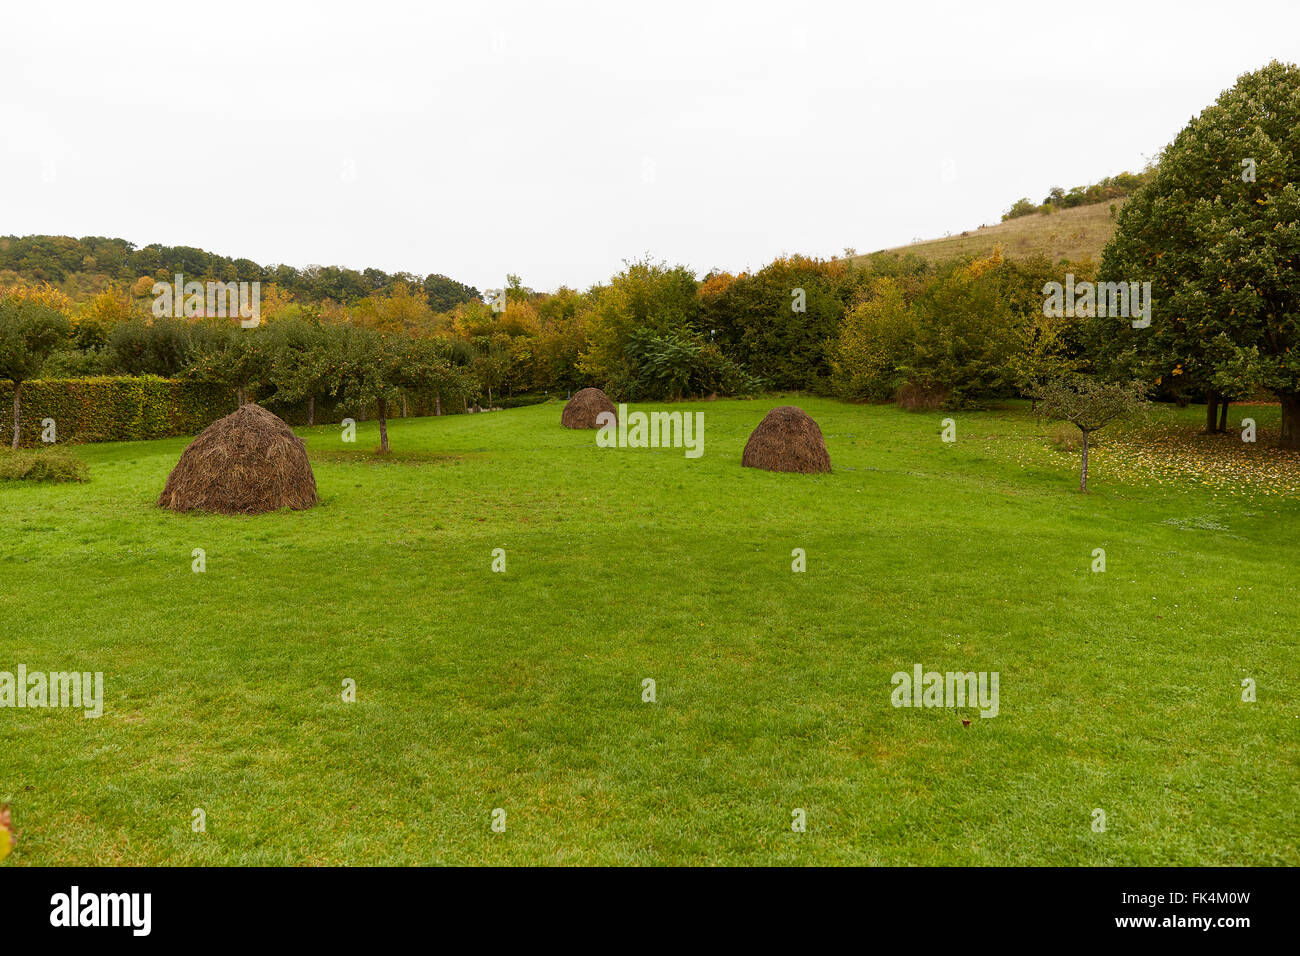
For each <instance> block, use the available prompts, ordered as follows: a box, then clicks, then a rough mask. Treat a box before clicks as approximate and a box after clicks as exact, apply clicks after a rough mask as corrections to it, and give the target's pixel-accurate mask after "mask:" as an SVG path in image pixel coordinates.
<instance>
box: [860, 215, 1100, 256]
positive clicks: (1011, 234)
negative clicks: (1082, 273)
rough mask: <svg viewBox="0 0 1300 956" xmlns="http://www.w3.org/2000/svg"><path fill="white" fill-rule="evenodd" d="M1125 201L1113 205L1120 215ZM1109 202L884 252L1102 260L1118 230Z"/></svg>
mask: <svg viewBox="0 0 1300 956" xmlns="http://www.w3.org/2000/svg"><path fill="white" fill-rule="evenodd" d="M1123 203H1124V200H1123V199H1117V200H1115V201H1114V206H1115V211H1116V213H1117V214H1118V212H1119V209H1120V208H1121V206H1123ZM1111 205H1112V204H1111V203H1109V202H1100V203H1094V204H1093V205H1089V206H1076V207H1074V208H1073V209H1062V210H1060V211H1059V212H1054V213H1050V214H1043V213H1033V214H1031V215H1028V216H1020V217H1019V218H1017V219H1008V220H1007V221H1006V222H1002V223H998V224H997V225H996V226H982V227H980V228H979V229H972V230H969V231H967V232H963V233H961V234H960V235H957V236H945V237H944V238H942V239H927V240H925V241H924V242H914V243H912V244H911V245H907V246H898V247H896V248H893V249H882V250H880V251H879V252H877V253H872V255H879V254H880V252H883V253H898V254H900V255H902V254H906V253H914V254H916V255H918V256H921V257H922V258H925V259H928V260H929V261H931V262H935V261H938V260H940V259H951V258H953V257H965V256H987V255H988V254H989V253H991V252H992V251H993V249H994V248H995V247H998V246H1000V247H1001V248H1002V254H1003V255H1004V256H1010V257H1013V258H1023V257H1025V256H1031V255H1034V254H1035V253H1042V254H1043V255H1045V256H1047V257H1048V258H1049V259H1051V261H1052V262H1059V261H1060V260H1061V259H1069V260H1070V261H1071V262H1079V261H1081V260H1082V259H1084V258H1085V257H1088V258H1091V259H1092V260H1093V261H1094V262H1100V261H1101V250H1102V247H1103V246H1105V245H1106V243H1107V242H1108V241H1109V240H1110V237H1111V234H1112V233H1114V231H1115V224H1116V218H1115V217H1114V216H1112V215H1111V212H1110V207H1111ZM852 259H853V261H854V262H857V263H861V264H865V260H866V259H867V256H865V255H863V256H854V257H852Z"/></svg>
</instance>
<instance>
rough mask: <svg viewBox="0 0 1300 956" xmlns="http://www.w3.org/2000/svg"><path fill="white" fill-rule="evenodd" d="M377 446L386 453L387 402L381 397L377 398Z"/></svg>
mask: <svg viewBox="0 0 1300 956" xmlns="http://www.w3.org/2000/svg"><path fill="white" fill-rule="evenodd" d="M379 448H380V450H381V451H382V452H383V453H384V454H385V455H387V454H388V403H387V402H386V401H385V400H384V399H382V398H381V399H380V400H379Z"/></svg>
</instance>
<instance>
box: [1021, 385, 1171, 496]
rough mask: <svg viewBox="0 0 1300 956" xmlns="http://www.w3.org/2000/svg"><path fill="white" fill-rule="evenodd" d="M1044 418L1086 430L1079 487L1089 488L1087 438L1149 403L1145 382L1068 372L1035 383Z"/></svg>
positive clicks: (1034, 394)
mask: <svg viewBox="0 0 1300 956" xmlns="http://www.w3.org/2000/svg"><path fill="white" fill-rule="evenodd" d="M1031 395H1032V397H1033V398H1034V399H1035V400H1036V401H1037V403H1038V411H1039V414H1041V415H1042V416H1043V417H1044V418H1058V419H1063V420H1065V421H1067V422H1069V423H1070V424H1072V425H1074V426H1075V427H1076V428H1078V429H1079V431H1080V432H1082V433H1083V443H1082V449H1081V456H1080V464H1079V490H1080V491H1082V492H1085V493H1086V492H1087V490H1088V440H1089V438H1090V437H1091V435H1092V433H1093V432H1095V431H1097V429H1099V428H1104V427H1105V426H1107V425H1109V424H1110V423H1111V422H1113V421H1115V420H1116V419H1120V418H1128V417H1130V416H1132V415H1134V414H1137V413H1138V412H1139V411H1141V410H1142V409H1143V408H1144V406H1145V405H1146V397H1145V396H1146V386H1145V385H1144V384H1143V383H1142V382H1138V381H1132V382H1107V381H1103V380H1101V379H1096V378H1091V377H1089V376H1087V375H1078V374H1066V375H1059V376H1056V377H1054V378H1051V379H1048V380H1047V381H1045V382H1042V383H1040V384H1038V385H1036V386H1035V387H1034V389H1033V391H1032V393H1031Z"/></svg>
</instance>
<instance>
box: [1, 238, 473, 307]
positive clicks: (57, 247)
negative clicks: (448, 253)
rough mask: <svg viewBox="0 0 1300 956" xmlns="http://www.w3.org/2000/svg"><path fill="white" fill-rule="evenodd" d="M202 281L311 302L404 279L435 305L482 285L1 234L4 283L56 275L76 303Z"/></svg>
mask: <svg viewBox="0 0 1300 956" xmlns="http://www.w3.org/2000/svg"><path fill="white" fill-rule="evenodd" d="M178 273H179V274H181V275H184V276H185V278H186V279H194V280H197V281H200V282H205V281H208V280H218V281H221V282H236V281H238V282H265V283H275V284H276V285H277V286H278V287H279V289H280V290H281V291H282V292H287V293H290V294H291V295H293V296H295V297H297V298H299V299H300V300H303V301H311V302H321V301H324V300H326V299H328V300H331V301H334V302H342V303H350V302H356V301H358V300H360V299H363V298H365V297H366V296H369V295H374V294H387V293H390V292H392V290H393V289H394V288H395V287H396V286H398V285H402V286H406V287H408V288H412V289H417V290H418V289H423V290H424V293H425V295H426V296H427V297H428V299H429V305H430V307H431V308H433V309H434V311H437V312H442V311H445V310H447V309H450V308H452V307H453V306H455V305H456V304H457V303H460V302H472V301H474V300H475V299H478V298H479V291H478V290H477V289H475V288H474V287H473V286H469V285H465V284H464V283H462V282H457V281H456V280H455V279H450V278H448V277H447V276H444V275H439V274H437V273H434V274H432V275H429V276H427V277H425V278H423V279H421V278H420V277H419V276H417V275H412V274H411V273H407V272H394V273H388V272H384V271H383V270H381V269H364V270H358V269H347V268H343V267H341V266H307V267H305V268H302V269H296V268H294V267H293V266H287V265H268V266H262V265H258V264H257V263H256V262H253V261H252V260H251V259H235V258H231V257H230V256H222V255H218V254H216V253H214V252H207V251H206V250H203V249H197V248H194V247H193V246H164V245H159V244H158V243H151V244H150V245H147V246H143V247H140V248H137V247H136V245H135V243H133V242H128V241H127V240H125V239H111V238H106V237H103V236H84V237H82V238H80V239H75V238H73V237H72V236H0V286H5V285H12V284H16V283H43V282H48V283H50V284H51V285H53V286H56V287H57V288H58V289H59V290H60V291H61V292H63V293H64V294H66V295H67V296H68V297H69V298H71V299H72V300H73V301H74V302H77V301H81V300H84V299H86V298H89V297H90V296H93V295H95V294H96V293H98V292H101V291H102V290H104V289H105V288H107V287H108V286H109V285H110V284H112V285H117V286H119V287H121V288H124V289H130V288H132V286H134V285H135V284H136V283H138V282H140V281H141V280H142V279H144V280H145V286H144V287H145V288H146V289H148V288H149V287H150V285H151V284H152V283H151V282H150V281H148V280H150V279H163V280H167V281H170V280H171V279H172V277H173V276H175V275H177V274H178Z"/></svg>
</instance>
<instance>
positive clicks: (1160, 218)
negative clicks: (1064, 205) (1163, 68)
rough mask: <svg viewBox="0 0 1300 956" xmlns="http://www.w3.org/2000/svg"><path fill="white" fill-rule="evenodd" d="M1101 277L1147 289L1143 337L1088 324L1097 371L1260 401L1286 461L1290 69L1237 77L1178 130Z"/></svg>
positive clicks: (1297, 134) (1123, 220) (1294, 375)
mask: <svg viewBox="0 0 1300 956" xmlns="http://www.w3.org/2000/svg"><path fill="white" fill-rule="evenodd" d="M1251 172H1253V174H1254V175H1253V177H1252V176H1251V175H1250V173H1251ZM1252 178H1253V181H1252ZM1102 276H1103V278H1105V279H1109V280H1112V281H1120V280H1121V279H1129V280H1149V281H1151V283H1152V295H1153V299H1154V308H1153V317H1152V324H1151V326H1150V327H1149V328H1145V329H1134V328H1132V327H1131V326H1129V324H1128V323H1124V322H1115V321H1109V322H1107V321H1105V320H1100V319H1099V320H1097V322H1096V323H1095V330H1094V340H1095V341H1096V342H1097V343H1098V344H1097V352H1098V356H1099V359H1100V360H1102V361H1104V362H1105V363H1107V364H1108V365H1110V366H1112V367H1115V368H1117V369H1124V370H1128V371H1131V372H1134V373H1137V374H1142V375H1144V376H1145V377H1147V378H1148V380H1151V379H1154V380H1155V381H1161V382H1163V381H1168V380H1169V379H1172V378H1180V379H1181V380H1182V381H1184V382H1190V383H1191V384H1192V385H1194V386H1196V387H1200V388H1204V389H1206V390H1208V391H1210V392H1213V393H1216V394H1217V395H1221V396H1224V397H1230V396H1233V395H1241V394H1243V393H1245V392H1247V391H1249V390H1250V389H1251V388H1252V387H1255V386H1262V387H1264V388H1267V389H1270V390H1271V391H1273V392H1274V393H1275V394H1276V395H1277V396H1278V398H1279V400H1280V401H1281V404H1282V436H1281V444H1282V446H1283V447H1286V448H1300V68H1297V67H1296V66H1295V65H1292V64H1282V63H1278V62H1276V61H1274V62H1272V63H1270V64H1269V65H1268V66H1266V67H1264V68H1263V69H1260V70H1257V71H1255V72H1254V73H1247V74H1245V75H1243V76H1241V77H1240V78H1239V79H1238V81H1237V83H1236V85H1235V86H1233V87H1232V89H1230V90H1227V91H1225V92H1224V93H1223V94H1222V95H1220V96H1219V98H1218V100H1216V101H1215V103H1214V104H1213V105H1211V106H1209V107H1207V108H1206V109H1205V110H1204V111H1203V112H1202V113H1201V114H1200V115H1199V116H1197V117H1195V118H1194V119H1193V120H1192V121H1191V122H1190V123H1188V125H1187V126H1186V127H1185V128H1184V129H1183V130H1182V131H1181V132H1180V133H1179V134H1178V136H1177V138H1176V139H1175V140H1174V142H1173V143H1171V144H1170V145H1169V146H1167V147H1166V148H1165V150H1164V152H1163V154H1162V155H1161V158H1160V164H1159V167H1158V169H1157V171H1156V173H1155V176H1154V178H1153V179H1152V181H1151V182H1150V183H1149V184H1148V185H1146V186H1145V187H1143V188H1142V189H1141V190H1139V191H1138V193H1137V194H1136V195H1134V196H1133V198H1132V199H1130V200H1129V201H1128V203H1126V204H1125V206H1124V209H1123V211H1122V212H1121V213H1120V217H1119V225H1118V228H1117V230H1116V232H1115V235H1114V237H1113V238H1112V240H1111V242H1110V243H1109V244H1108V245H1107V247H1106V249H1105V252H1104V253H1103V257H1102Z"/></svg>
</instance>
